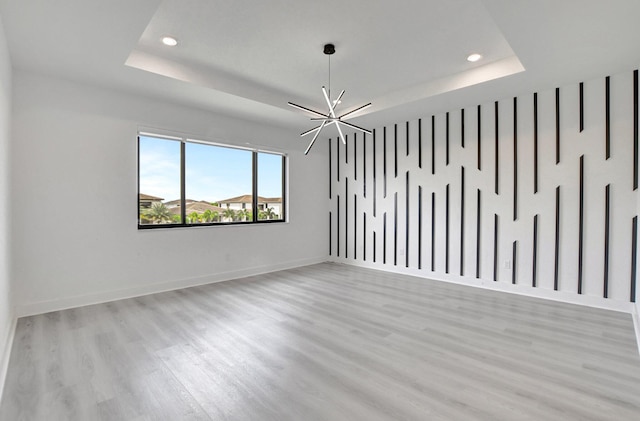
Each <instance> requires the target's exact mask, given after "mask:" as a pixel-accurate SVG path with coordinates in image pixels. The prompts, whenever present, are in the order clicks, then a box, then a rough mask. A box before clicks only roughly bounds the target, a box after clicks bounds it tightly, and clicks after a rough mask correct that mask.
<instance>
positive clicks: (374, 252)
mask: <svg viewBox="0 0 640 421" xmlns="http://www.w3.org/2000/svg"><path fill="white" fill-rule="evenodd" d="M376 257H377V256H376V232H375V231H374V232H373V263H375V262H376Z"/></svg>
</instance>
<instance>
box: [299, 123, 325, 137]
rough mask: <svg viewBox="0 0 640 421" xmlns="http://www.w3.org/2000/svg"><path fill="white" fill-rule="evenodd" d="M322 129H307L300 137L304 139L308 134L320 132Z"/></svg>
mask: <svg viewBox="0 0 640 421" xmlns="http://www.w3.org/2000/svg"><path fill="white" fill-rule="evenodd" d="M321 128H322V126H318V127H314V128H313V129H309V130H307V131H306V132H303V133H300V137H304V136H306V135H308V134H311V133H313V132H315V131H316V130H320V129H321Z"/></svg>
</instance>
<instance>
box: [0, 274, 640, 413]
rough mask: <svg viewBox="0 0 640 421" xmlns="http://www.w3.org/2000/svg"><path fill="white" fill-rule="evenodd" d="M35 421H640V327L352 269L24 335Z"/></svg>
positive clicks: (15, 382)
mask: <svg viewBox="0 0 640 421" xmlns="http://www.w3.org/2000/svg"><path fill="white" fill-rule="evenodd" d="M0 419H1V420H7V421H9V420H10V421H17V420H102V419H104V420H196V419H197V420H258V421H267V420H300V421H303V420H304V421H313V420H331V421H337V420H366V421H375V420H640V358H639V357H638V351H637V348H636V342H635V338H634V333H633V323H632V320H631V317H630V316H629V315H627V314H622V313H616V312H611V311H605V310H598V309H592V308H586V307H579V306H573V305H568V304H560V303H554V302H547V301H543V300H538V299H532V298H526V297H518V296H514V295H507V294H502V293H497V292H491V291H485V290H479V289H475V288H470V287H463V286H458V285H451V284H445V283H439V282H432V281H428V280H424V279H417V278H412V277H408V276H402V275H394V274H388V273H382V272H377V271H372V270H365V269H359V268H355V267H350V266H343V265H335V264H320V265H315V266H310V267H306V268H300V269H294V270H287V271H282V272H277V273H272V274H268V275H261V276H256V277H251V278H246V279H241V280H236V281H231V282H224V283H218V284H212V285H207V286H202V287H196V288H189V289H184V290H179V291H173V292H167V293H162V294H155V295H150V296H146V297H141V298H135V299H128V300H121V301H117V302H112V303H108V304H101V305H94V306H87V307H82V308H77V309H73V310H67V311H59V312H54V313H49V314H44V315H40V316H33V317H26V318H22V319H20V320H19V321H18V328H17V332H16V338H15V342H14V346H13V350H12V354H11V362H10V367H9V373H8V378H7V384H6V387H5V396H4V397H3V400H2V403H1V406H0Z"/></svg>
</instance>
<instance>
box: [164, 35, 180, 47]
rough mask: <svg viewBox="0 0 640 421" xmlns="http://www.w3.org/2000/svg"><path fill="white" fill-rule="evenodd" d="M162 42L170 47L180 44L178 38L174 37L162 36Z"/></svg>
mask: <svg viewBox="0 0 640 421" xmlns="http://www.w3.org/2000/svg"><path fill="white" fill-rule="evenodd" d="M162 43H163V44H164V45H167V46H169V47H175V46H176V45H178V40H177V39H175V38H174V37H162Z"/></svg>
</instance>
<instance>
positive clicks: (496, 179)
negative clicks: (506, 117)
mask: <svg viewBox="0 0 640 421" xmlns="http://www.w3.org/2000/svg"><path fill="white" fill-rule="evenodd" d="M494 108H495V117H494V119H495V129H496V133H495V154H496V162H495V191H496V194H499V190H498V170H499V167H498V162H499V161H498V159H499V158H500V149H499V148H498V137H499V133H498V128H499V126H498V101H496V102H495V106H494Z"/></svg>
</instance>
